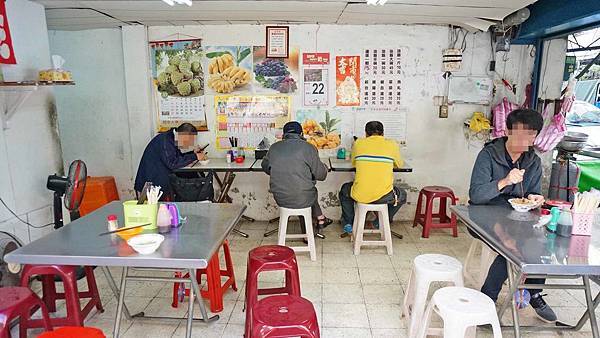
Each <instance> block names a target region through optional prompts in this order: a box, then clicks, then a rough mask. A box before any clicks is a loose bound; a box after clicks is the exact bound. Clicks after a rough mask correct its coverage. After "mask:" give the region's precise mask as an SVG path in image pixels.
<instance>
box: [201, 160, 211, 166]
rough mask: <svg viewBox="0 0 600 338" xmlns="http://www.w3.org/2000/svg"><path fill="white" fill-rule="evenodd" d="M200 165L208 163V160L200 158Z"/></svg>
mask: <svg viewBox="0 0 600 338" xmlns="http://www.w3.org/2000/svg"><path fill="white" fill-rule="evenodd" d="M199 163H200V165H208V163H210V160H202V161H199Z"/></svg>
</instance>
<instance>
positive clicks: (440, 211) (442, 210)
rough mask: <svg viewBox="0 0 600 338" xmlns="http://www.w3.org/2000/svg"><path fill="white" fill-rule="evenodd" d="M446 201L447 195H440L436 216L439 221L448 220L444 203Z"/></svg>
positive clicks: (445, 221)
mask: <svg viewBox="0 0 600 338" xmlns="http://www.w3.org/2000/svg"><path fill="white" fill-rule="evenodd" d="M447 203H448V197H446V196H442V197H440V205H439V208H438V216H439V218H440V223H448V221H450V217H448V214H447V213H446V204H447Z"/></svg>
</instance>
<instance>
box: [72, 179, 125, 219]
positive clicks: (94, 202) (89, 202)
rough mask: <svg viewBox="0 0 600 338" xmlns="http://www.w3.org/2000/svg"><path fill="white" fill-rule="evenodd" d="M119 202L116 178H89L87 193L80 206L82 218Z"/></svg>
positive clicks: (86, 186)
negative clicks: (114, 202)
mask: <svg viewBox="0 0 600 338" xmlns="http://www.w3.org/2000/svg"><path fill="white" fill-rule="evenodd" d="M117 200H119V193H118V192H117V185H116V184H115V178H114V177H112V176H101V177H91V176H90V177H88V178H87V180H86V184H85V193H84V194H83V201H81V206H79V213H80V215H81V216H83V215H87V214H89V213H91V212H92V211H94V210H96V209H98V208H100V207H102V206H104V205H106V204H108V203H109V202H112V201H117Z"/></svg>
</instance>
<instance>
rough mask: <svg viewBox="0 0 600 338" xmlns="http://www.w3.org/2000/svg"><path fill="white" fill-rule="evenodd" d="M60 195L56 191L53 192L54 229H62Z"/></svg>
mask: <svg viewBox="0 0 600 338" xmlns="http://www.w3.org/2000/svg"><path fill="white" fill-rule="evenodd" d="M61 197H62V194H60V193H58V192H57V191H55V192H54V207H53V210H54V229H59V228H62V226H63V225H64V223H63V213H62V198H61Z"/></svg>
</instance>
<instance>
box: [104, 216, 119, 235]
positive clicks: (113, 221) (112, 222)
mask: <svg viewBox="0 0 600 338" xmlns="http://www.w3.org/2000/svg"><path fill="white" fill-rule="evenodd" d="M106 220H107V221H108V231H115V230H117V229H118V228H119V222H118V221H117V215H108V217H107V218H106Z"/></svg>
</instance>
